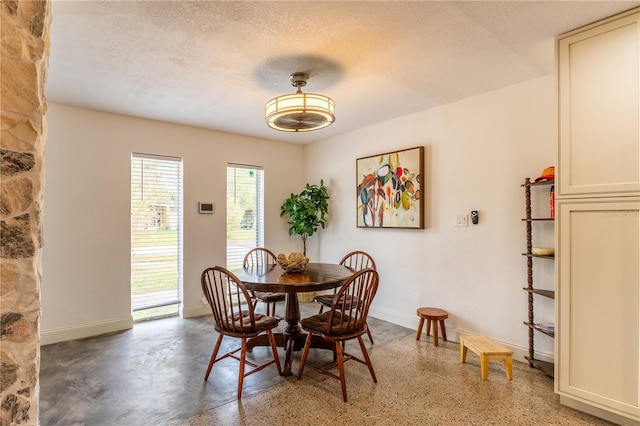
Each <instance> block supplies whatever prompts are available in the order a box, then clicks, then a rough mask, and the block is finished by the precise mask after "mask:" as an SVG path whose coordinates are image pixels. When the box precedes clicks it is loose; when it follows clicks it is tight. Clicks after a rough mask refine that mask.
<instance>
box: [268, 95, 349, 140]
mask: <svg viewBox="0 0 640 426" xmlns="http://www.w3.org/2000/svg"><path fill="white" fill-rule="evenodd" d="M335 109H336V104H335V102H334V101H333V99H331V98H329V97H327V96H324V95H318V94H315V93H302V92H301V91H300V90H298V92H297V93H293V94H290V95H282V96H278V97H277V98H273V99H271V100H270V101H269V102H267V104H266V105H265V107H264V117H265V121H266V122H267V126H269V127H271V128H272V129H275V130H280V131H283V132H308V131H311V130H318V129H322V128H324V127H327V126H329V125H330V124H331V123H333V122H334V121H335V119H336V117H335Z"/></svg>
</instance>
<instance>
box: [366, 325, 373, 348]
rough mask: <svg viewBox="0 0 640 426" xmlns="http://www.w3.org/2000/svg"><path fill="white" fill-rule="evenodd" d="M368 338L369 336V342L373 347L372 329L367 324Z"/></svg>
mask: <svg viewBox="0 0 640 426" xmlns="http://www.w3.org/2000/svg"><path fill="white" fill-rule="evenodd" d="M367 336H369V341H370V342H371V344H372V345H373V336H372V335H371V329H370V328H369V324H367Z"/></svg>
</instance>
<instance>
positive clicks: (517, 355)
mask: <svg viewBox="0 0 640 426" xmlns="http://www.w3.org/2000/svg"><path fill="white" fill-rule="evenodd" d="M369 316H372V317H374V318H378V319H381V320H384V321H388V322H391V323H393V324H397V325H401V326H403V327H407V328H410V329H412V330H414V331H417V329H418V322H419V319H418V317H417V315H407V314H404V313H398V312H395V311H390V310H386V309H380V308H376V307H375V306H371V308H370V309H369ZM445 329H446V331H447V340H448V341H451V342H459V341H460V336H472V335H475V334H479V333H478V332H477V331H475V332H473V331H468V330H462V329H456V328H452V327H449V326H447V323H446V322H445ZM422 332H423V333H424V332H425V330H422ZM489 337H491V338H492V339H493V340H495V341H496V342H499V343H501V344H502V345H504V346H506V347H507V348H509V349H510V350H512V351H513V359H514V360H517V361H522V362H528V361H527V360H526V359H525V358H524V357H525V356H528V355H529V348H528V347H525V346H518V345H514V344H513V343H509V342H503V341H501V340H498V339H496V338H494V337H492V336H489ZM536 359H539V360H540V361H546V362H553V354H549V353H540V352H536Z"/></svg>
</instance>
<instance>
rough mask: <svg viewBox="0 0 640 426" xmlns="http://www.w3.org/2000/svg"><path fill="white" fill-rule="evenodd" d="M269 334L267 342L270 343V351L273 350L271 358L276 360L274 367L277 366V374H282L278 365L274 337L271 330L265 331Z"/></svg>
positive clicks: (278, 360) (278, 359)
mask: <svg viewBox="0 0 640 426" xmlns="http://www.w3.org/2000/svg"><path fill="white" fill-rule="evenodd" d="M267 334H269V343H271V351H272V352H273V359H274V360H275V361H276V367H278V374H280V375H281V374H282V367H280V358H279V357H278V348H277V346H276V338H275V337H273V330H269V331H267Z"/></svg>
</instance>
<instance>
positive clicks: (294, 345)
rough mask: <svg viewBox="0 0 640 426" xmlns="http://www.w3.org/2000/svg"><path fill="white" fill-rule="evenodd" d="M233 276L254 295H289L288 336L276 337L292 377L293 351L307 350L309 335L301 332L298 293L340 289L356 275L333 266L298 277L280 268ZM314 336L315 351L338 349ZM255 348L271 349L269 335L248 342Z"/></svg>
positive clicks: (255, 269) (322, 265)
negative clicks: (254, 292) (267, 293)
mask: <svg viewBox="0 0 640 426" xmlns="http://www.w3.org/2000/svg"><path fill="white" fill-rule="evenodd" d="M231 272H232V273H233V274H234V275H235V276H236V277H238V279H239V280H240V281H242V282H243V283H244V285H245V286H246V287H247V288H248V289H250V290H254V291H273V292H277V293H286V295H287V297H286V299H285V321H286V322H287V326H286V327H285V332H284V334H281V333H274V336H275V337H276V341H277V343H278V345H282V346H283V347H284V348H285V360H284V368H283V371H282V375H283V376H291V375H292V374H293V373H292V372H291V359H292V355H293V351H294V350H296V351H299V350H301V349H302V347H303V346H304V339H305V338H306V335H304V334H303V333H302V330H301V328H300V304H299V302H298V293H304V292H309V291H322V290H328V289H332V288H335V287H339V286H341V285H342V283H344V281H345V280H346V279H347V278H349V277H350V276H351V275H352V274H353V272H354V271H353V270H352V269H350V268H347V267H346V266H342V265H337V264H332V263H309V264H308V265H307V267H306V268H305V270H304V271H302V272H298V273H290V272H285V271H284V270H283V269H282V268H281V267H280V266H278V265H260V266H253V267H249V268H238V269H233V270H231ZM316 337H318V336H314V340H313V341H312V344H311V345H312V347H316V348H324V349H331V350H333V349H334V345H333V344H332V343H331V342H326V341H324V340H323V339H321V338H317V339H316ZM255 346H269V341H268V338H267V337H266V336H265V335H261V336H258V337H256V338H253V339H250V340H249V341H247V348H248V349H250V348H253V347H255Z"/></svg>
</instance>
